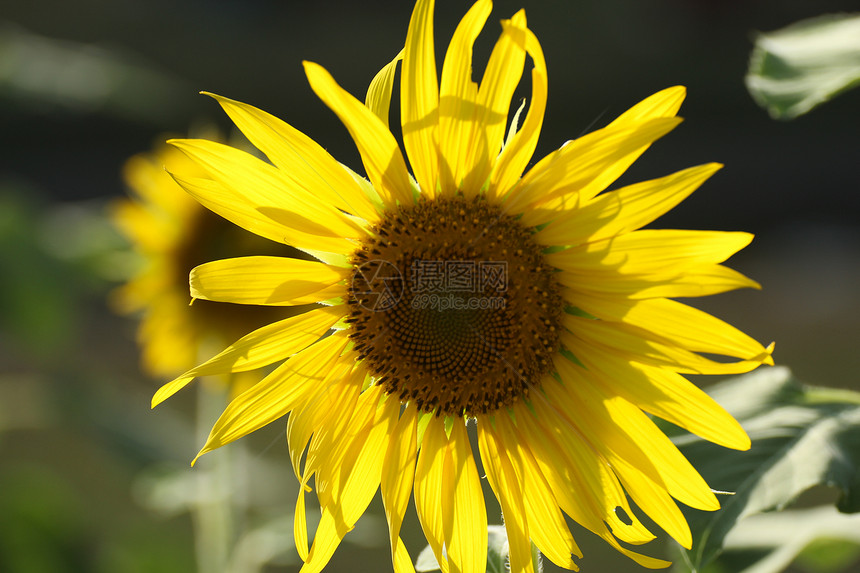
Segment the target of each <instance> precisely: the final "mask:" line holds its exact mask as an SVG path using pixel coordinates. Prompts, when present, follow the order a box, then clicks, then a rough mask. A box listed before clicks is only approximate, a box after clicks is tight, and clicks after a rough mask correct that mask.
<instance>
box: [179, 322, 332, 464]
mask: <svg viewBox="0 0 860 573" xmlns="http://www.w3.org/2000/svg"><path fill="white" fill-rule="evenodd" d="M347 342H348V339H347V338H346V337H345V336H340V335H338V334H334V335H332V336H329V337H328V338H324V339H323V340H321V341H320V342H317V343H316V344H314V345H312V346H310V347H308V348H306V349H305V350H303V351H302V352H300V353H299V354H297V355H295V356H294V357H292V358H290V359H289V360H287V361H286V362H284V363H283V364H282V365H281V366H279V367H278V368H276V369H275V371H274V372H272V373H271V374H269V375H268V376H266V377H265V378H263V379H262V380H261V381H260V382H258V383H257V384H255V385H254V386H251V387H250V388H249V389H248V390H245V391H244V392H242V393H241V394H240V395H239V396H237V397H236V398H234V399H233V401H232V402H230V404H229V405H228V406H227V408H226V409H225V410H224V413H223V414H221V417H220V418H218V421H217V422H215V426H214V427H213V428H212V431H211V432H210V433H209V438H208V439H207V440H206V444H205V445H204V446H203V449H202V450H200V453H198V454H197V458H199V457H200V456H202V455H203V454H205V453H207V452H211V451H212V450H214V449H216V448H220V447H221V446H223V445H225V444H229V443H230V442H232V441H234V440H237V439H239V438H241V437H242V436H245V435H247V434H250V433H251V432H253V431H255V430H258V429H260V428H262V427H263V426H265V425H267V424H269V423H271V422H273V421H275V420H277V419H278V418H280V417H281V416H283V415H285V414H286V413H287V412H289V411H290V410H292V409H293V408H294V407H295V405H296V404H297V403H298V402H299V401H301V399H302V398H303V397H304V395H305V393H306V392H307V391H308V389H309V387H312V386H313V385H315V384H319V382H320V381H321V380H322V379H323V378H325V373H326V372H328V370H329V368H330V367H331V366H332V365H333V364H334V363H335V362H336V361H337V360H338V358H339V357H340V354H341V352H343V349H344V348H345V347H346V343H347ZM197 458H195V460H196V459H197Z"/></svg>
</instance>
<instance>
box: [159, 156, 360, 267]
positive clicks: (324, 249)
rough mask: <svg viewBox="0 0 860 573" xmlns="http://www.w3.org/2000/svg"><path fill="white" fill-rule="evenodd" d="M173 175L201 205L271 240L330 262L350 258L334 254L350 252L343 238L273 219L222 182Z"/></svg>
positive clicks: (348, 245)
mask: <svg viewBox="0 0 860 573" xmlns="http://www.w3.org/2000/svg"><path fill="white" fill-rule="evenodd" d="M171 175H173V178H174V180H175V181H176V183H178V184H179V185H180V186H181V187H182V188H183V189H185V190H186V191H187V192H188V193H189V194H190V195H191V196H192V197H194V198H195V199H196V200H197V201H199V202H200V204H201V205H203V206H204V207H206V208H207V209H210V210H211V211H213V212H214V213H217V214H218V215H220V216H222V217H224V218H225V219H227V220H228V221H231V222H233V223H235V224H236V225H239V226H240V227H242V228H243V229H245V230H247V231H250V232H252V233H255V234H257V235H260V236H261V237H264V238H266V239H269V240H270V241H274V242H276V243H281V244H289V245H292V246H294V247H296V248H297V249H301V250H303V251H305V252H306V253H310V254H312V255H313V256H315V257H317V258H318V259H320V260H322V261H325V262H328V263H334V262H335V261H337V260H339V259H341V260H343V261H345V260H346V257H344V256H343V254H339V255H337V256H334V257H333V256H332V255H331V253H347V252H350V250H351V249H352V247H351V246H350V245H351V243H349V241H347V240H345V239H343V238H328V237H320V236H318V235H309V234H307V233H303V232H300V231H297V230H295V229H294V228H292V227H290V226H289V225H288V224H285V223H281V222H279V221H276V220H274V219H272V218H271V217H269V216H267V215H265V214H263V213H262V212H260V210H259V209H257V208H256V207H255V206H254V204H253V203H252V202H250V201H248V200H247V199H245V198H243V197H242V196H241V195H239V194H237V193H234V192H233V191H232V190H230V189H229V188H228V187H226V186H225V185H224V184H223V183H221V182H218V181H214V180H212V179H202V178H199V177H185V176H182V175H179V174H176V173H172V174H171ZM341 266H343V265H341ZM346 266H349V265H346Z"/></svg>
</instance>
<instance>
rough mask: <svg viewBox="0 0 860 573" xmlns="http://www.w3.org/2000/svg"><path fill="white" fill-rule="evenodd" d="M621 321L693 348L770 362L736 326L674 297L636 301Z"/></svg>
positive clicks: (695, 350)
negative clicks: (675, 299)
mask: <svg viewBox="0 0 860 573" xmlns="http://www.w3.org/2000/svg"><path fill="white" fill-rule="evenodd" d="M623 321H624V322H625V323H627V324H630V325H633V326H637V327H639V328H642V329H644V330H648V331H651V332H653V333H655V334H657V335H658V336H660V337H661V338H664V339H665V340H667V341H669V342H670V343H673V344H677V345H678V346H680V347H682V348H686V349H687V350H691V351H693V352H707V353H711V354H722V355H725V356H736V357H738V358H743V359H746V360H761V361H762V362H763V363H765V364H772V363H773V361H772V359H770V351H769V350H767V349H765V348H764V347H763V346H762V345H761V344H759V343H758V342H756V341H755V340H753V339H752V338H750V337H749V336H747V335H746V334H744V333H743V332H741V331H740V330H738V329H737V328H735V327H733V326H731V325H730V324H728V323H726V322H723V321H722V320H720V319H718V318H716V317H714V316H711V315H710V314H708V313H706V312H703V311H701V310H698V309H695V308H693V307H691V306H687V305H686V304H683V303H680V302H677V301H674V300H668V299H653V300H643V301H640V302H639V303H638V304H635V305H633V306H631V307H630V309H629V310H628V311H627V313H626V314H625V315H624V318H623Z"/></svg>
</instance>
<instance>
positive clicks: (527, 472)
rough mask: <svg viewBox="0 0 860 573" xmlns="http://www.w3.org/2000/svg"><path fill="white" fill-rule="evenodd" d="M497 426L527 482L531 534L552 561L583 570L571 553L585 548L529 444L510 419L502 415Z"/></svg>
mask: <svg viewBox="0 0 860 573" xmlns="http://www.w3.org/2000/svg"><path fill="white" fill-rule="evenodd" d="M496 425H497V428H498V432H497V434H498V437H499V439H501V440H502V442H503V444H504V450H505V451H507V452H509V454H510V459H511V462H512V464H513V466H514V471H516V473H517V475H518V476H519V479H520V481H521V482H522V483H523V487H524V490H525V491H524V501H525V510H526V515H527V517H528V527H529V536H530V537H532V539H533V541H534V544H535V545H537V547H538V549H540V550H541V553H543V554H544V556H546V557H547V558H548V559H549V560H550V561H552V562H553V563H555V564H556V565H558V566H559V567H563V568H565V569H572V570H574V571H579V567H578V566H577V565H576V563H575V562H574V561H573V559H572V558H571V554H574V555H576V556H577V557H582V551H580V549H579V547H578V546H577V544H576V541H574V539H573V535H571V533H570V529H569V528H568V526H567V522H566V521H565V519H564V516H563V515H562V513H561V510H560V509H559V506H558V502H557V501H556V497H555V494H554V493H553V492H552V489H551V488H550V485H549V483H548V482H547V479H546V478H545V477H544V475H543V473H542V472H541V470H540V467H539V466H538V464H537V462H536V461H535V458H534V454H533V453H532V451H531V449H530V448H529V444H527V443H526V441H525V440H523V439H522V438H521V437H520V436H519V435H518V434H517V431H516V428H514V427H513V426H512V423H511V421H510V418H508V417H498V418H496Z"/></svg>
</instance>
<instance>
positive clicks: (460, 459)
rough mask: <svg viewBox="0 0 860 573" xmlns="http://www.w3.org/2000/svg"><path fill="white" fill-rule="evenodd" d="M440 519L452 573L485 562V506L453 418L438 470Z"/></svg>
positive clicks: (463, 430) (466, 440)
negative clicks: (442, 465)
mask: <svg viewBox="0 0 860 573" xmlns="http://www.w3.org/2000/svg"><path fill="white" fill-rule="evenodd" d="M442 492H443V494H442V522H443V530H444V532H445V543H446V548H447V550H448V565H449V567H450V570H451V571H452V572H469V571H482V570H483V569H484V568H485V567H486V564H487V508H486V506H485V505H484V494H483V493H482V491H481V480H480V478H479V477H478V469H477V467H476V465H475V458H474V457H473V456H472V447H471V446H470V445H469V436H468V434H467V433H466V425H465V424H464V423H462V421H457V420H455V421H454V425H453V427H452V429H451V438H450V440H449V441H448V451H447V453H446V456H445V463H444V467H443V470H442Z"/></svg>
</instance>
